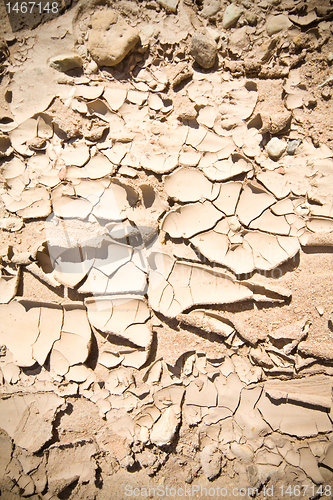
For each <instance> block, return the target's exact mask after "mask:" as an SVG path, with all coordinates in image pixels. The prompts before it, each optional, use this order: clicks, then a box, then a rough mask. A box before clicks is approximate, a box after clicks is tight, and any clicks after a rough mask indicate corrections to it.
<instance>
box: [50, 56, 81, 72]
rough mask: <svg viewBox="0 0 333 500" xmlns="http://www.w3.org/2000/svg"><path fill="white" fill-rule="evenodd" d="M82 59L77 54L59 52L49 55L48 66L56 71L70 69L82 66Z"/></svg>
mask: <svg viewBox="0 0 333 500" xmlns="http://www.w3.org/2000/svg"><path fill="white" fill-rule="evenodd" d="M82 65H83V61H82V59H81V57H80V56H79V55H78V54H73V53H72V54H71V53H68V54H61V55H59V56H55V57H51V59H50V61H49V66H51V68H53V69H56V70H57V71H63V72H66V71H70V70H71V69H76V68H82Z"/></svg>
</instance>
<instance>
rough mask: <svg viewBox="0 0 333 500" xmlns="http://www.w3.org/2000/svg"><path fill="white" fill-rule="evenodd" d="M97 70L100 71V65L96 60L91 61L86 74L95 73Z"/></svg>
mask: <svg viewBox="0 0 333 500" xmlns="http://www.w3.org/2000/svg"><path fill="white" fill-rule="evenodd" d="M97 72H98V65H97V64H96V62H95V61H90V63H89V64H88V65H87V67H86V74H87V75H92V74H93V73H97Z"/></svg>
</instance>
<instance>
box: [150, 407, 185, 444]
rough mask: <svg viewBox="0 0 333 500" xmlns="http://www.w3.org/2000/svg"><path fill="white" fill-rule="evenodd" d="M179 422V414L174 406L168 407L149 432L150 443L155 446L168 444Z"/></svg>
mask: <svg viewBox="0 0 333 500" xmlns="http://www.w3.org/2000/svg"><path fill="white" fill-rule="evenodd" d="M179 422H180V413H179V411H177V410H176V409H175V405H172V406H169V407H168V408H167V409H166V410H165V411H164V412H163V413H162V416H161V417H160V418H159V419H158V421H157V422H156V424H155V425H154V426H153V428H152V430H151V432H150V441H151V442H152V443H154V444H156V445H157V446H163V445H166V444H170V443H171V441H172V439H173V437H174V435H175V433H176V430H177V427H178V425H179Z"/></svg>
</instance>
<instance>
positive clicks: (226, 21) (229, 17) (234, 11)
mask: <svg viewBox="0 0 333 500" xmlns="http://www.w3.org/2000/svg"><path fill="white" fill-rule="evenodd" d="M242 13H243V11H242V9H241V8H240V7H237V5H234V4H233V3H231V4H230V5H228V7H227V8H226V9H225V11H224V15H223V20H222V25H223V28H224V29H228V28H232V27H233V26H235V24H236V23H237V21H238V19H239V18H240V16H241V15H242Z"/></svg>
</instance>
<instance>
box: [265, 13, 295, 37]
mask: <svg viewBox="0 0 333 500" xmlns="http://www.w3.org/2000/svg"><path fill="white" fill-rule="evenodd" d="M290 25H291V22H290V21H289V19H288V17H287V16H285V15H284V14H279V15H277V16H273V17H271V18H270V19H269V20H268V21H267V23H266V31H267V34H268V35H269V36H272V35H275V33H279V31H282V30H286V29H288V28H289V26H290Z"/></svg>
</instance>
